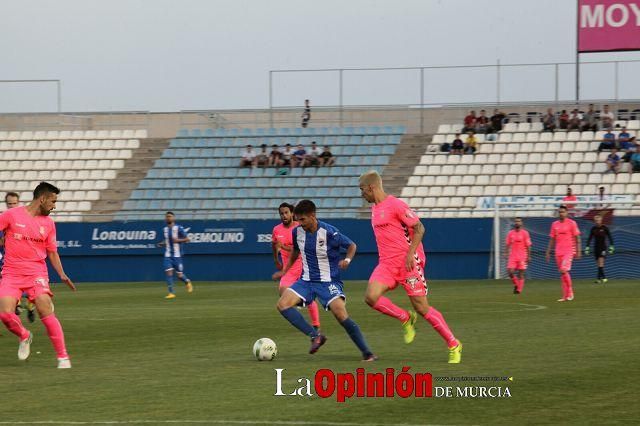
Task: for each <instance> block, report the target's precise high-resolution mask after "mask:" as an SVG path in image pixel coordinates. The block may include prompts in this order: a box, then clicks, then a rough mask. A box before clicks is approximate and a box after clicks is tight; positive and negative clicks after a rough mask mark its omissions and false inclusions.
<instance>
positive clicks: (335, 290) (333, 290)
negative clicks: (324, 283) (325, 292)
mask: <svg viewBox="0 0 640 426" xmlns="http://www.w3.org/2000/svg"><path fill="white" fill-rule="evenodd" d="M328 289H329V294H340V289H339V288H338V286H337V285H335V284H330V285H329V287H328Z"/></svg>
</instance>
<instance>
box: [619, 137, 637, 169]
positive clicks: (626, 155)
mask: <svg viewBox="0 0 640 426" xmlns="http://www.w3.org/2000/svg"><path fill="white" fill-rule="evenodd" d="M618 147H619V148H620V154H621V155H622V161H624V162H625V163H628V162H630V161H631V156H632V155H633V153H634V152H635V150H636V137H635V136H632V137H630V138H629V139H628V140H627V141H626V142H623V141H619V142H618Z"/></svg>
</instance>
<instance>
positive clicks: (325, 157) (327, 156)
mask: <svg viewBox="0 0 640 426" xmlns="http://www.w3.org/2000/svg"><path fill="white" fill-rule="evenodd" d="M335 163H336V157H334V156H333V154H332V153H331V150H330V149H329V147H328V146H325V147H324V149H323V150H322V154H320V165H321V166H324V167H331V166H333V165H334V164H335Z"/></svg>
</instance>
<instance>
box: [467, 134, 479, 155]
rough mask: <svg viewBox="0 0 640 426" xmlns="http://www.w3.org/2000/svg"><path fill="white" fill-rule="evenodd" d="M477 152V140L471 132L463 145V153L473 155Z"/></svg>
mask: <svg viewBox="0 0 640 426" xmlns="http://www.w3.org/2000/svg"><path fill="white" fill-rule="evenodd" d="M477 150H478V139H476V135H475V133H473V132H469V134H468V136H467V140H466V141H465V144H464V152H465V153H466V154H475V152H476V151H477Z"/></svg>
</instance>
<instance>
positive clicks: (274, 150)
mask: <svg viewBox="0 0 640 426" xmlns="http://www.w3.org/2000/svg"><path fill="white" fill-rule="evenodd" d="M281 158H282V152H280V149H279V148H278V145H276V144H274V145H273V146H272V147H271V153H270V154H269V166H270V167H280V166H281V165H282V159H281Z"/></svg>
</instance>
